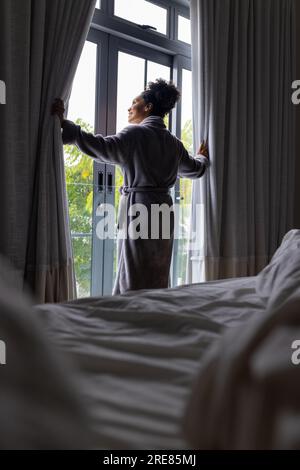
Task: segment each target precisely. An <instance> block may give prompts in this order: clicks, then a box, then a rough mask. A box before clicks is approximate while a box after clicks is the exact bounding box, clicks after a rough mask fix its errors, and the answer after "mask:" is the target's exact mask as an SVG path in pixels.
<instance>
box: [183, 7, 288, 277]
mask: <svg viewBox="0 0 300 470" xmlns="http://www.w3.org/2000/svg"><path fill="white" fill-rule="evenodd" d="M191 28H192V69H193V102H194V109H193V123H194V136H195V139H194V140H195V142H194V144H195V148H198V146H199V143H200V141H201V140H202V139H207V140H208V144H209V151H210V158H211V162H212V165H211V168H210V170H209V171H208V172H207V174H206V175H205V176H204V177H203V178H202V179H201V180H199V181H195V182H193V192H192V219H191V229H192V231H194V232H195V231H196V224H197V218H198V219H199V210H200V209H199V207H200V208H201V210H202V211H203V213H204V218H203V223H202V225H201V228H202V236H200V237H198V238H200V240H201V243H198V244H197V243H193V244H191V246H190V250H189V257H188V259H189V261H188V272H189V279H188V282H199V281H203V280H215V279H223V278H231V277H239V276H252V275H256V274H257V273H258V272H259V271H260V270H261V269H262V268H263V267H264V266H265V265H266V264H267V263H268V262H269V261H270V259H271V257H272V255H273V253H274V252H275V250H276V249H277V247H278V246H279V244H280V241H281V239H282V237H283V236H284V234H285V233H286V232H287V231H288V230H290V229H291V228H293V209H294V208H293V205H294V171H295V134H294V132H295V128H294V126H295V124H294V122H295V109H294V106H293V104H292V102H291V84H292V81H293V80H294V77H295V75H294V71H295V36H294V35H295V32H294V31H295V28H294V3H293V0H264V1H263V2H262V1H261V0H242V1H240V0H191ZM197 205H198V206H197ZM198 230H199V228H198Z"/></svg>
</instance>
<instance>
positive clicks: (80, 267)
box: [64, 41, 97, 297]
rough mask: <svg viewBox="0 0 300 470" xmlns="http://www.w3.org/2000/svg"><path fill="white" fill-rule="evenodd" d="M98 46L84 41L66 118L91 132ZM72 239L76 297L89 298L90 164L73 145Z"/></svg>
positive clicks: (69, 178) (68, 154)
mask: <svg viewBox="0 0 300 470" xmlns="http://www.w3.org/2000/svg"><path fill="white" fill-rule="evenodd" d="M96 54H97V46H96V44H93V43H91V42H88V41H87V42H86V43H85V46H84V49H83V52H82V55H81V58H80V62H79V65H78V68H77V71H76V76H75V79H74V83H73V88H72V94H71V98H70V102H69V109H68V119H71V120H72V121H74V122H76V123H77V124H80V125H81V126H82V128H83V129H84V130H86V131H88V132H93V131H94V120H95V83H96ZM64 154H65V172H66V183H67V194H68V201H69V214H70V225H71V237H72V246H73V256H74V265H75V274H76V287H77V295H78V297H86V296H89V295H90V288H91V258H92V252H91V249H92V204H93V189H94V188H93V161H92V160H91V158H89V157H88V156H87V155H84V154H82V153H81V152H80V151H79V150H78V148H77V147H76V146H74V145H70V146H68V145H66V146H64Z"/></svg>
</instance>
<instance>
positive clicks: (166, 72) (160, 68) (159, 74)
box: [147, 60, 171, 127]
mask: <svg viewBox="0 0 300 470" xmlns="http://www.w3.org/2000/svg"><path fill="white" fill-rule="evenodd" d="M170 77H171V69H170V67H167V66H166V65H161V64H158V63H156V62H151V61H150V60H148V64H147V83H148V82H150V81H151V82H154V81H155V80H156V79H157V78H163V79H164V80H167V81H169V80H170ZM164 122H165V125H166V126H167V127H169V115H168V116H166V117H165V119H164Z"/></svg>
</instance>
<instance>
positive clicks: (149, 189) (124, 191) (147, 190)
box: [120, 186, 170, 195]
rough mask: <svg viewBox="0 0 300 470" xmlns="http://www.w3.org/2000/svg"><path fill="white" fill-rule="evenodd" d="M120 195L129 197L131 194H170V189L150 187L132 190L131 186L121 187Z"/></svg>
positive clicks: (138, 187)
mask: <svg viewBox="0 0 300 470" xmlns="http://www.w3.org/2000/svg"><path fill="white" fill-rule="evenodd" d="M120 193H121V194H122V195H128V194H129V193H165V194H170V189H169V188H157V187H150V186H136V187H134V188H130V187H129V186H121V187H120Z"/></svg>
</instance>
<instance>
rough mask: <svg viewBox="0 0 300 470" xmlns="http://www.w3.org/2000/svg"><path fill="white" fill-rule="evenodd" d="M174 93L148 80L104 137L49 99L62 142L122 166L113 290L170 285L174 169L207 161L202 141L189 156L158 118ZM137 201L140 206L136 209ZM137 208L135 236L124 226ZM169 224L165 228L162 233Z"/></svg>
mask: <svg viewBox="0 0 300 470" xmlns="http://www.w3.org/2000/svg"><path fill="white" fill-rule="evenodd" d="M179 97H180V92H179V91H178V90H177V88H176V87H175V85H174V84H173V83H172V82H166V81H165V80H162V79H158V80H156V81H155V82H150V83H149V84H148V88H147V89H146V90H144V91H143V92H142V93H141V94H140V95H138V96H137V97H136V98H135V99H134V100H133V102H132V105H131V106H130V108H129V109H128V113H129V114H128V122H129V123H130V125H129V126H127V127H125V128H124V129H123V130H122V131H121V132H119V133H117V134H116V135H111V136H107V137H103V136H102V135H93V134H89V133H87V132H84V131H82V130H81V128H80V126H77V125H75V124H74V123H73V122H71V121H69V120H65V119H64V111H65V110H64V104H63V102H62V101H61V100H59V99H57V100H55V102H54V104H53V108H52V112H53V113H54V114H57V115H58V116H59V118H60V121H61V125H62V129H63V132H62V140H63V144H75V145H77V147H78V148H79V149H80V150H81V151H82V152H83V153H85V154H87V155H89V156H91V157H92V158H94V159H96V160H99V161H101V162H104V163H110V164H116V165H120V166H121V168H122V171H123V175H124V186H123V187H122V188H121V194H122V197H121V201H120V208H121V209H120V213H119V225H118V228H119V237H118V238H119V240H118V273H117V278H116V282H115V286H114V289H113V295H115V294H123V293H125V292H127V291H129V290H137V289H157V288H167V287H168V286H169V270H170V264H171V256H172V247H173V238H174V220H173V219H174V213H173V212H172V208H173V207H172V206H173V201H172V197H171V195H170V188H171V187H172V186H174V184H175V182H176V178H177V175H179V176H181V177H187V178H199V177H200V176H202V175H203V174H204V172H205V169H206V168H207V167H208V166H209V160H208V158H207V157H208V151H207V146H206V144H204V143H202V144H201V147H200V149H199V151H198V155H199V154H201V155H202V156H201V157H198V158H193V157H191V156H190V155H189V153H188V152H187V150H186V149H185V147H184V146H183V144H182V142H181V141H180V140H179V139H177V138H176V137H175V136H174V135H172V134H171V133H170V132H169V130H168V129H167V128H166V126H165V124H164V121H163V118H164V117H165V116H166V115H167V114H168V113H169V112H170V111H171V110H172V109H173V108H174V107H175V104H176V102H177V101H178V99H179ZM136 204H139V206H136ZM137 207H138V208H140V209H143V210H140V211H137V210H136V208H137ZM144 208H145V210H144ZM158 208H161V209H166V208H167V209H168V211H166V210H164V211H163V216H162V217H163V219H162V220H161V219H160V218H157V217H156V218H154V213H155V214H156V216H157V209H158ZM154 209H155V210H154ZM145 211H146V212H145ZM152 211H153V213H152ZM141 213H143V215H145V213H147V216H146V219H147V220H145V217H144V219H139V221H140V224H136V228H138V229H139V230H140V232H141V233H140V236H139V237H138V238H137V237H136V232H135V236H132V232H130V230H129V227H130V225H132V224H131V223H132V222H133V221H137V218H138V217H139V215H141ZM122 215H123V217H122ZM159 217H160V216H159ZM142 222H143V223H144V226H143V227H141V224H142ZM124 224H125V228H124ZM168 225H170V230H169V233H168V235H166V232H168V230H165V229H166V227H167V226H168ZM164 227H165V228H164ZM120 232H122V237H120ZM137 232H138V230H137Z"/></svg>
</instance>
